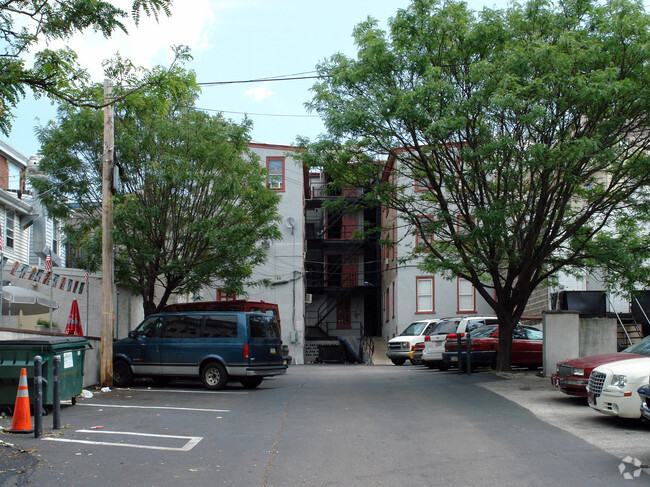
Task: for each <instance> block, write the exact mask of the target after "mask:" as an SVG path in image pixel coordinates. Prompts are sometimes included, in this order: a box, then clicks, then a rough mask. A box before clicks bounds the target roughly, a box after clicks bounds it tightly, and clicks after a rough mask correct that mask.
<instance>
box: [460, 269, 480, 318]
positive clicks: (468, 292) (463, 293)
mask: <svg viewBox="0 0 650 487" xmlns="http://www.w3.org/2000/svg"><path fill="white" fill-rule="evenodd" d="M458 311H459V312H475V311H476V299H475V290H474V286H473V285H472V283H471V282H469V281H468V280H467V279H463V278H460V277H459V278H458Z"/></svg>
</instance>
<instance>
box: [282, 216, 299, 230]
mask: <svg viewBox="0 0 650 487" xmlns="http://www.w3.org/2000/svg"><path fill="white" fill-rule="evenodd" d="M284 224H285V225H286V226H287V227H289V228H293V227H295V226H296V220H295V219H294V218H293V217H292V216H290V217H288V218H287V219H286V220H285V221H284Z"/></svg>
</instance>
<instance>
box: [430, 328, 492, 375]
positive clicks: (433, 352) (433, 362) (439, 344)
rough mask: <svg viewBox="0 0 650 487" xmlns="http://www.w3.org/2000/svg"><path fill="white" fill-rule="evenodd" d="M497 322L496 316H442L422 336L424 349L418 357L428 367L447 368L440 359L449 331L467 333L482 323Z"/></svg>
mask: <svg viewBox="0 0 650 487" xmlns="http://www.w3.org/2000/svg"><path fill="white" fill-rule="evenodd" d="M498 323H499V320H497V318H496V316H458V317H454V318H443V319H442V320H440V323H438V326H436V327H435V329H434V330H433V332H432V333H430V334H429V336H426V337H424V350H423V351H422V358H421V359H420V360H421V362H422V364H423V365H426V366H427V367H430V368H434V367H435V368H438V369H440V370H447V368H448V365H446V364H445V363H443V361H442V352H444V351H445V341H446V339H447V335H449V334H450V333H467V332H468V331H469V332H472V330H475V329H476V328H479V327H481V326H484V325H496V324H498Z"/></svg>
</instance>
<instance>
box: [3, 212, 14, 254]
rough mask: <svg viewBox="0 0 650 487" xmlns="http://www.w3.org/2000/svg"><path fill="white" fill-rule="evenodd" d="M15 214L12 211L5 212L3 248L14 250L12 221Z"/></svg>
mask: <svg viewBox="0 0 650 487" xmlns="http://www.w3.org/2000/svg"><path fill="white" fill-rule="evenodd" d="M15 219H16V213H15V212H14V211H13V210H7V211H5V246H6V247H7V248H10V249H13V248H14V221H15Z"/></svg>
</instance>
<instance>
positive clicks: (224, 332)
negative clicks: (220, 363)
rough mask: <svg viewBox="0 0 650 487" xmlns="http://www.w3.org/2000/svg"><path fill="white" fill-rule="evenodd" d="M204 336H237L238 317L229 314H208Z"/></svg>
mask: <svg viewBox="0 0 650 487" xmlns="http://www.w3.org/2000/svg"><path fill="white" fill-rule="evenodd" d="M203 336H204V337H206V338H237V317H236V316H229V315H226V316H223V315H208V316H206V317H205V325H204V331H203Z"/></svg>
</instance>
